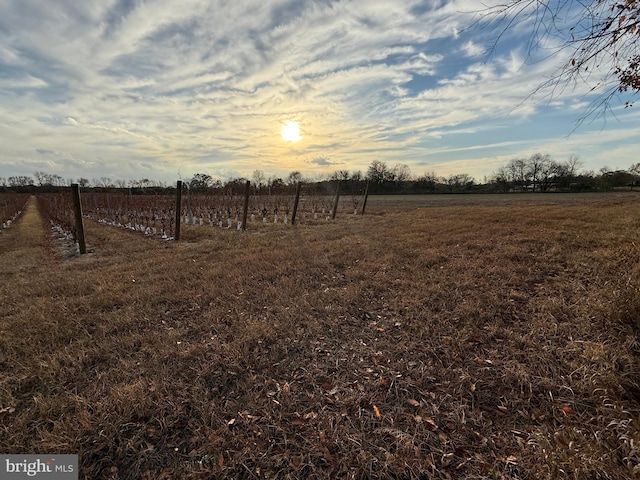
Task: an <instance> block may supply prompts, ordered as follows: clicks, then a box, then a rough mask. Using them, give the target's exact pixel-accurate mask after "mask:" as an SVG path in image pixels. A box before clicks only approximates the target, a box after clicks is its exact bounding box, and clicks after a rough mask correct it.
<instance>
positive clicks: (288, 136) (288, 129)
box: [280, 120, 302, 142]
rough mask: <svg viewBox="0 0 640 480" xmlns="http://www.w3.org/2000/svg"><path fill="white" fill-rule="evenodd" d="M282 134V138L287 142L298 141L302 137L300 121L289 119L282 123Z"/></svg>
mask: <svg viewBox="0 0 640 480" xmlns="http://www.w3.org/2000/svg"><path fill="white" fill-rule="evenodd" d="M280 135H282V139H283V140H284V141H285V142H297V141H298V140H300V139H301V138H302V137H301V136H300V128H299V127H298V122H293V121H291V120H289V121H288V122H285V124H284V125H282V128H281V129H280Z"/></svg>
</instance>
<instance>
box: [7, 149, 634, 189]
mask: <svg viewBox="0 0 640 480" xmlns="http://www.w3.org/2000/svg"><path fill="white" fill-rule="evenodd" d="M581 168H582V162H581V161H580V159H579V158H578V157H577V156H575V155H572V156H570V157H569V158H568V159H567V160H565V161H557V160H554V159H553V158H552V157H551V155H549V154H541V153H536V154H534V155H531V156H530V157H528V158H513V159H511V160H509V161H508V162H506V164H504V165H503V166H501V167H499V168H498V169H497V170H496V171H495V172H494V173H493V174H492V175H491V176H489V177H485V178H484V179H483V181H478V180H477V179H475V178H474V177H473V176H472V175H470V174H467V173H458V174H452V175H449V176H447V177H443V176H438V175H437V174H436V173H435V172H429V173H424V174H422V175H414V174H413V172H412V171H411V169H410V167H409V166H408V165H406V164H396V165H394V166H389V165H388V164H387V163H386V162H383V161H381V160H374V161H372V162H371V164H370V165H369V167H368V169H367V171H366V172H365V173H363V172H362V171H361V170H355V171H349V170H336V171H334V172H332V173H330V174H325V175H324V176H321V177H316V178H313V179H310V178H306V177H305V176H304V175H303V174H302V173H301V172H300V171H297V170H296V171H292V172H290V173H289V174H288V175H287V176H286V177H280V176H273V175H272V176H269V175H267V174H266V173H265V172H264V171H263V170H254V172H253V174H252V175H251V177H250V178H245V177H236V178H230V179H227V180H221V179H216V178H214V177H212V176H211V175H209V174H206V173H196V174H195V175H193V176H192V177H191V178H187V179H185V180H183V185H184V186H185V188H186V189H187V190H189V191H190V192H193V193H206V192H214V191H222V192H224V193H238V192H241V191H244V188H245V185H246V182H247V180H249V181H250V182H251V188H252V190H253V193H254V194H277V193H281V192H283V191H285V190H286V189H287V188H290V187H291V186H293V185H296V184H297V183H298V182H304V183H306V184H311V185H314V186H315V189H316V191H317V192H318V193H323V192H326V193H331V192H333V191H334V190H335V183H336V182H337V181H341V182H344V184H345V186H346V187H347V188H348V189H349V190H351V192H354V193H355V192H363V191H364V189H365V188H367V187H368V189H369V193H371V194H374V195H375V194H427V193H509V192H541V193H543V192H589V191H605V190H611V189H614V188H620V187H629V188H630V189H633V187H634V186H640V163H637V164H635V165H632V166H631V167H629V168H628V169H627V170H611V169H610V168H608V167H603V168H601V169H600V170H599V171H597V172H594V171H584V170H581ZM71 183H77V184H79V185H80V187H82V188H92V189H96V190H113V189H119V190H124V189H126V190H128V191H129V192H131V193H133V194H138V193H147V194H148V193H158V194H161V193H168V192H170V191H171V190H173V189H175V186H174V185H167V183H166V182H159V181H154V180H150V179H148V178H142V179H139V180H112V179H111V178H109V177H101V178H98V179H96V178H94V179H92V180H89V179H87V178H78V179H75V180H74V179H64V178H63V177H61V176H59V175H56V174H49V173H46V172H42V171H37V172H35V173H34V175H33V176H29V175H22V176H11V177H0V190H11V191H16V192H34V191H54V192H55V191H61V190H62V189H63V188H64V187H67V186H69V185H70V184H71Z"/></svg>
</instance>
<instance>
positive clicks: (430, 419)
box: [424, 417, 438, 430]
mask: <svg viewBox="0 0 640 480" xmlns="http://www.w3.org/2000/svg"><path fill="white" fill-rule="evenodd" d="M424 421H425V422H427V423H428V424H429V425H431V427H432V430H437V429H438V425H437V424H436V422H434V421H433V418H431V417H424Z"/></svg>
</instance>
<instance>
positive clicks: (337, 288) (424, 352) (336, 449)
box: [0, 192, 640, 480]
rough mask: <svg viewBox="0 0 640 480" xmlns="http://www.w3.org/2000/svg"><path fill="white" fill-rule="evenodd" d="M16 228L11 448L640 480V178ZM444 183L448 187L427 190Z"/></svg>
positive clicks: (151, 463) (241, 474)
mask: <svg viewBox="0 0 640 480" xmlns="http://www.w3.org/2000/svg"><path fill="white" fill-rule="evenodd" d="M435 198H436V197H395V198H382V197H371V198H370V199H369V204H368V206H367V215H364V216H357V217H354V216H346V215H344V216H339V217H338V218H337V219H336V220H335V221H329V222H319V223H317V224H309V225H306V224H304V223H303V224H301V225H298V226H295V227H291V226H284V225H270V226H261V227H260V228H259V229H256V230H253V231H252V230H249V231H247V232H245V233H241V232H237V231H223V230H212V229H209V228H196V227H191V228H189V227H188V226H187V227H183V231H182V235H183V241H181V242H180V243H173V242H163V241H159V240H151V239H146V238H143V237H142V236H140V235H138V234H135V233H130V232H126V231H122V230H118V229H115V228H110V227H104V226H100V225H97V224H94V223H90V222H88V223H87V225H86V226H85V228H86V233H87V244H88V248H89V250H90V253H89V254H87V255H84V256H78V255H69V254H65V253H64V252H63V251H62V250H61V249H60V248H59V246H58V245H57V244H56V242H54V241H52V240H51V238H50V236H49V235H48V231H47V229H46V228H45V227H44V226H43V224H42V222H41V221H40V217H39V215H38V211H37V202H36V201H35V200H33V201H32V203H31V204H30V207H29V208H28V210H27V211H26V213H25V214H24V215H23V216H22V217H21V219H20V220H19V221H18V222H17V223H16V224H15V225H14V226H13V227H12V228H11V229H8V230H6V231H3V232H0V265H1V267H0V278H1V282H0V373H1V374H0V451H1V452H4V453H77V454H79V459H80V465H81V468H80V478H81V479H113V480H116V479H118V480H123V479H209V478H211V479H217V478H229V479H240V478H246V479H303V478H309V479H310V478H340V479H342V478H344V479H366V478H378V479H382V478H396V479H405V478H406V479H411V478H416V479H417V478H434V479H456V478H467V479H531V480H533V479H632V478H640V340H639V339H638V332H639V329H640V296H639V287H640V263H639V260H640V248H639V247H640V246H639V245H638V230H639V228H640V209H639V206H640V197H638V196H637V194H636V193H635V192H630V193H627V194H607V195H582V196H575V195H564V196H562V195H549V196H547V195H522V196H519V195H511V196H481V195H477V196H474V197H473V198H468V197H463V196H459V197H458V196H449V197H446V198H443V199H440V200H439V201H438V202H436V200H435ZM429 202H432V203H429Z"/></svg>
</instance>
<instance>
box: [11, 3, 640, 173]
mask: <svg viewBox="0 0 640 480" xmlns="http://www.w3.org/2000/svg"><path fill="white" fill-rule="evenodd" d="M484 3H485V4H486V3H487V2H484ZM494 3H495V2H494ZM479 5H480V2H478V1H477V0H455V1H440V0H366V1H365V0H340V1H331V0H179V1H178V0H46V1H43V0H0V177H9V176H12V175H33V173H34V172H35V171H45V172H47V173H52V174H57V175H60V176H62V177H63V178H78V177H86V178H89V179H93V178H100V177H110V178H112V179H140V178H151V179H154V180H162V181H167V182H171V183H172V182H173V181H175V180H176V179H178V178H188V177H190V176H191V175H193V174H195V173H208V174H210V175H212V176H214V177H218V178H222V179H226V178H229V177H236V176H245V177H247V178H251V175H252V172H253V171H254V170H256V169H260V170H263V171H264V172H266V174H267V175H278V176H283V177H285V176H286V175H287V174H288V173H289V172H291V171H293V170H299V171H301V172H302V173H303V174H304V175H305V176H308V177H311V178H313V177H317V176H318V175H321V174H323V173H328V172H333V171H335V170H349V171H354V170H362V171H363V172H366V169H367V167H368V165H369V164H370V163H371V162H372V161H373V160H381V161H384V162H386V163H387V164H388V165H389V166H394V165H396V164H407V165H408V166H409V167H410V169H411V171H412V173H413V174H415V175H420V174H423V173H427V172H435V173H436V174H438V175H441V176H448V175H451V174H457V173H469V174H471V175H473V176H474V177H476V178H477V179H479V180H482V179H483V177H484V176H490V175H491V174H492V173H493V172H495V170H496V169H497V168H498V167H499V166H501V165H503V164H504V163H506V162H507V161H508V160H509V159H511V158H515V157H522V156H530V155H532V154H534V153H536V152H540V153H549V154H551V156H552V157H553V158H554V159H556V160H565V159H567V158H568V157H569V156H570V155H578V156H579V157H580V159H581V161H582V162H583V166H584V168H585V169H593V170H598V169H600V168H601V167H603V166H608V167H610V168H628V167H629V166H630V165H632V164H633V163H636V162H637V161H638V158H637V157H636V156H635V154H636V153H637V148H636V147H635V145H634V140H635V139H636V138H637V134H638V129H637V126H638V121H639V120H640V117H639V115H638V114H637V113H636V111H637V109H635V110H634V108H630V109H624V108H622V107H620V108H618V107H617V106H616V105H614V106H613V107H614V108H613V112H611V113H610V114H609V115H608V117H607V119H606V121H603V119H601V118H600V119H596V120H594V121H591V122H589V121H588V122H585V123H583V124H582V125H581V126H580V127H579V128H577V129H576V128H575V127H576V125H575V123H576V120H578V119H579V118H580V117H581V115H582V114H583V113H584V111H585V108H586V107H587V105H588V103H589V101H590V97H588V96H587V97H585V92H586V91H587V90H588V88H587V86H585V85H577V87H576V88H567V89H565V90H564V91H562V92H558V93H557V94H556V96H554V97H553V98H552V100H551V101H549V100H548V99H546V100H545V99H544V98H542V97H539V98H529V94H530V93H531V92H532V91H533V90H535V88H536V87H537V86H538V85H539V84H540V83H541V82H543V81H544V80H545V79H546V78H548V77H549V76H550V75H552V74H553V73H554V72H555V71H556V69H557V67H558V65H559V64H560V63H561V60H562V58H559V57H557V56H555V57H554V56H549V55H548V53H549V52H550V51H551V49H549V50H544V51H538V52H536V53H535V54H534V56H533V58H532V57H530V56H529V53H530V52H529V51H528V49H527V46H526V44H527V41H528V40H529V39H530V35H529V31H528V29H530V28H531V25H530V24H527V23H523V24H520V25H518V26H517V27H514V28H513V29H511V30H509V31H508V32H507V35H505V36H503V37H502V40H501V42H500V43H499V44H498V48H497V50H496V51H495V52H494V53H493V55H491V56H489V55H487V47H488V46H490V45H491V44H492V42H493V41H494V40H495V39H496V36H497V34H498V30H491V29H487V28H484V29H481V28H477V27H473V21H474V13H473V12H474V11H476V10H477V9H478V8H479ZM549 41H550V42H553V41H554V40H553V39H550V40H549ZM548 47H550V48H551V47H553V45H548ZM614 115H615V116H614ZM287 122H297V123H298V125H299V129H300V135H301V139H300V140H299V141H297V142H291V141H289V142H287V141H284V140H283V138H282V136H281V128H282V126H283V125H285V124H286V123H287Z"/></svg>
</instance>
